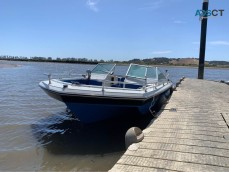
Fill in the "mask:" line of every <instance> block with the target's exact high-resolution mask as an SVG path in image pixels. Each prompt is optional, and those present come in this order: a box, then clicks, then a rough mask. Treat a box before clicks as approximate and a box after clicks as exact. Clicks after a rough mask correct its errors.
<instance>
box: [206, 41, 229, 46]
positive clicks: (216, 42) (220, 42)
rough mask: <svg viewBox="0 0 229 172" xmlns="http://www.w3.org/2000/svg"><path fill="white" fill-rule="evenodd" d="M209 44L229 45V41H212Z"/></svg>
mask: <svg viewBox="0 0 229 172" xmlns="http://www.w3.org/2000/svg"><path fill="white" fill-rule="evenodd" d="M208 43H209V44H211V45H229V41H210V42H208Z"/></svg>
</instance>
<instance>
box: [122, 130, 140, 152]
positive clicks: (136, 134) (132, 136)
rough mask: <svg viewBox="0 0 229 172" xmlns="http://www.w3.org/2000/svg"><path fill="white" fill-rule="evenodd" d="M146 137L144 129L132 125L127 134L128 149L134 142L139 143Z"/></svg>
mask: <svg viewBox="0 0 229 172" xmlns="http://www.w3.org/2000/svg"><path fill="white" fill-rule="evenodd" d="M143 139H144V134H143V132H142V130H141V129H140V128H138V127H131V128H130V129H129V130H128V131H127V132H126V135H125V143H126V149H127V148H128V147H129V146H130V145H131V144H133V143H139V142H141V141H142V140H143Z"/></svg>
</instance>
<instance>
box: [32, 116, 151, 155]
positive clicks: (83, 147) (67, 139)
mask: <svg viewBox="0 0 229 172" xmlns="http://www.w3.org/2000/svg"><path fill="white" fill-rule="evenodd" d="M129 114H131V115H129V116H128V115H125V117H122V118H120V117H119V118H113V119H110V120H106V121H103V122H100V123H96V124H90V125H83V124H82V123H80V122H79V121H78V120H77V119H76V118H74V117H73V116H71V115H70V114H69V113H68V112H61V113H59V114H53V115H52V116H50V117H48V118H45V119H42V120H40V121H39V122H38V123H37V124H33V125H31V128H32V132H33V135H34V136H35V138H36V139H37V141H38V142H39V143H41V144H42V145H43V146H44V147H45V148H46V149H47V151H48V152H49V153H52V154H73V155H74V154H75V155H88V154H93V155H95V154H99V155H103V154H109V153H114V152H120V151H124V150H125V133H126V131H127V130H128V129H129V128H130V127H133V126H137V127H139V128H141V129H144V128H145V127H146V126H147V125H148V123H149V122H150V120H151V119H152V116H150V115H148V116H144V117H139V116H136V115H134V114H133V113H129Z"/></svg>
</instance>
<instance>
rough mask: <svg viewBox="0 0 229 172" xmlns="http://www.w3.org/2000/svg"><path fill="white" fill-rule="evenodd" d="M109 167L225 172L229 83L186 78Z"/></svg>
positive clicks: (228, 147) (228, 145)
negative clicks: (138, 139)
mask: <svg viewBox="0 0 229 172" xmlns="http://www.w3.org/2000/svg"><path fill="white" fill-rule="evenodd" d="M143 132H144V136H145V137H144V139H143V141H142V142H140V143H137V144H132V145H131V146H130V147H129V148H128V150H127V151H126V152H125V154H124V155H123V156H122V157H121V158H120V160H119V161H118V162H117V163H116V164H115V165H114V167H113V168H112V169H111V170H110V171H111V172H113V171H130V172H133V171H150V172H152V171H187V172H189V171H190V172H193V171H207V172H209V171H217V172H219V171H229V86H228V85H226V84H223V83H218V82H213V81H205V80H196V79H185V80H184V81H183V82H182V83H181V85H180V86H179V87H178V88H177V91H174V93H173V95H172V97H171V99H170V100H169V102H168V104H167V105H166V106H165V107H164V110H162V111H161V112H160V113H159V116H158V117H157V118H156V119H155V120H152V121H151V124H150V125H149V126H148V128H146V129H145V130H144V131H143Z"/></svg>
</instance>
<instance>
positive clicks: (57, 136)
mask: <svg viewBox="0 0 229 172" xmlns="http://www.w3.org/2000/svg"><path fill="white" fill-rule="evenodd" d="M4 63H11V64H18V65H19V66H18V67H12V68H0V171H4V170H7V171H27V170H29V171H31V170H32V171H34V170H38V171H55V170H58V171H96V170H99V171H107V170H109V169H110V168H111V167H112V166H113V165H114V163H115V162H116V161H117V160H118V159H119V158H120V156H121V155H122V153H123V151H124V150H125V140H124V136H125V132H126V131H127V130H128V129H129V128H130V127H132V126H138V127H140V128H141V129H144V128H145V127H146V125H147V124H148V122H149V121H150V118H147V119H145V118H144V119H134V120H132V119H131V120H130V119H121V120H117V121H112V122H110V123H109V122H108V123H104V124H99V125H89V126H82V125H81V124H80V123H79V122H78V121H77V120H76V119H75V118H74V117H72V116H71V114H69V113H68V112H66V106H65V105H64V104H63V103H61V102H58V101H56V100H54V99H52V98H50V97H48V96H47V95H46V94H45V93H44V92H43V91H42V90H41V89H40V88H39V87H38V83H39V82H40V81H42V80H47V76H45V75H43V73H53V74H56V76H62V74H64V75H67V74H69V71H71V72H72V73H85V71H86V70H87V69H92V68H93V67H94V65H80V64H61V63H35V62H4ZM126 69H127V67H126V66H118V67H117V70H118V74H123V73H124V72H125V71H126ZM162 69H163V70H165V69H168V71H169V73H170V78H171V79H172V80H173V81H174V82H176V81H177V80H178V79H179V78H181V77H182V76H185V77H189V78H196V76H197V69H196V68H183V67H182V68H181V67H162ZM205 78H206V79H208V80H217V81H219V80H226V81H228V80H229V70H228V69H205Z"/></svg>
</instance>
